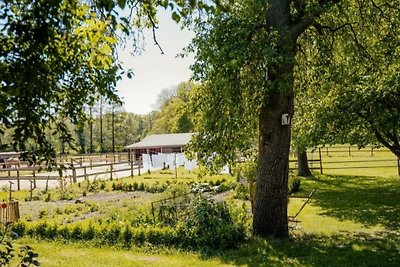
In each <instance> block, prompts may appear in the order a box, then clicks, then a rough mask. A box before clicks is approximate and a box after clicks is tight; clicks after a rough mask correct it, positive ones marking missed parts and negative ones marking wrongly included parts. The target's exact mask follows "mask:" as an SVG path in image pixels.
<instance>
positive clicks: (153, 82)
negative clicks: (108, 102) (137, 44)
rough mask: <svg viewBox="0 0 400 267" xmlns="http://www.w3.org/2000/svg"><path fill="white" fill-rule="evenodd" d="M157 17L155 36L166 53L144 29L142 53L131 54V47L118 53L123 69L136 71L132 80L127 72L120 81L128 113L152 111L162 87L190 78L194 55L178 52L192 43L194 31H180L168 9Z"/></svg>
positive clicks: (120, 92)
mask: <svg viewBox="0 0 400 267" xmlns="http://www.w3.org/2000/svg"><path fill="white" fill-rule="evenodd" d="M158 18H159V22H160V23H159V28H158V29H157V31H156V36H157V41H158V42H159V44H160V46H161V47H162V49H163V51H164V54H161V51H160V49H159V48H158V47H157V46H156V45H154V41H153V36H152V31H151V30H147V31H146V32H145V38H146V45H145V51H144V52H143V53H142V54H141V55H137V56H132V55H131V50H129V49H125V50H124V51H120V52H119V58H120V59H121V60H122V61H123V62H124V64H123V67H124V69H132V70H133V72H134V76H133V78H132V79H129V78H127V77H126V75H124V78H123V79H122V80H121V81H119V82H118V83H117V90H118V94H119V96H120V97H121V98H122V101H123V102H124V108H125V110H126V111H128V112H133V113H136V114H147V113H149V112H150V111H152V110H153V107H154V104H155V103H156V101H157V96H158V95H159V93H160V92H161V91H162V89H164V88H171V87H172V86H176V85H178V84H179V83H180V82H183V81H187V80H189V79H190V77H191V71H190V68H189V67H190V65H191V64H192V63H193V55H190V56H189V57H186V58H181V57H176V55H177V54H179V53H181V52H182V49H183V48H184V47H186V46H187V45H188V44H189V43H190V41H191V38H192V37H193V35H194V34H193V32H190V31H188V30H181V29H180V27H179V25H178V24H176V23H175V22H174V21H173V20H172V19H171V18H170V13H168V12H166V11H161V12H160V16H159V17H158Z"/></svg>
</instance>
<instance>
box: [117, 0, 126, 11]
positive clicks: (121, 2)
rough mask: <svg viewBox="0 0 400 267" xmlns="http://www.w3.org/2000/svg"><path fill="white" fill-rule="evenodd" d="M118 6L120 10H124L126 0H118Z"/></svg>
mask: <svg viewBox="0 0 400 267" xmlns="http://www.w3.org/2000/svg"><path fill="white" fill-rule="evenodd" d="M118 5H119V7H120V8H122V9H124V8H125V5H126V0H118Z"/></svg>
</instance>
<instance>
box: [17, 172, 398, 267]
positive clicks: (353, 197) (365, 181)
mask: <svg viewBox="0 0 400 267" xmlns="http://www.w3.org/2000/svg"><path fill="white" fill-rule="evenodd" d="M313 188H315V189H316V192H315V194H314V196H313V198H312V200H311V201H310V203H309V204H308V205H307V206H306V207H305V208H304V209H303V211H302V212H301V213H300V215H299V217H298V218H299V220H300V221H301V222H300V223H298V224H297V225H292V224H291V225H290V226H291V230H290V233H291V236H290V238H288V239H285V240H282V241H277V240H273V239H266V240H264V239H261V238H249V240H248V241H246V242H245V243H243V244H241V245H240V246H239V247H238V248H236V249H233V250H225V251H208V252H207V253H202V252H184V251H178V250H174V249H173V248H168V249H167V248H152V247H151V245H150V244H148V245H147V246H146V247H142V248H133V249H131V250H124V249H116V248H112V247H107V244H104V247H101V248H98V247H96V248H93V247H91V244H90V243H80V244H64V243H60V242H48V241H37V240H31V239H23V240H21V241H20V242H21V243H29V244H30V245H32V246H33V247H34V248H35V250H36V251H38V252H39V254H40V257H39V259H40V261H41V263H42V266H302V267H303V266H304V267H307V266H338V267H339V266H340V267H341V266H399V263H400V231H399V229H400V205H399V203H400V180H399V177H396V176H392V177H365V176H362V177H361V176H331V175H316V176H314V177H311V178H301V190H300V192H298V193H296V195H297V196H306V195H308V193H309V192H310V191H311V190H312V189H313ZM303 201H304V199H302V198H291V199H290V203H289V214H294V213H295V212H296V211H297V210H298V209H299V208H300V206H301V205H302V202H303Z"/></svg>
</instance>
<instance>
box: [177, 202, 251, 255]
mask: <svg viewBox="0 0 400 267" xmlns="http://www.w3.org/2000/svg"><path fill="white" fill-rule="evenodd" d="M177 232H178V238H179V240H180V245H181V246H182V245H183V246H184V247H192V248H199V249H225V248H229V247H234V246H235V245H236V244H238V242H240V241H242V240H243V239H244V237H245V234H244V229H243V227H242V226H238V225H236V224H234V221H233V220H232V218H231V216H230V213H229V210H228V208H227V207H226V205H225V204H224V203H215V202H214V201H212V200H211V199H207V198H206V197H204V196H202V195H198V196H196V197H195V198H193V200H192V201H191V202H190V203H189V207H188V208H187V209H185V211H184V212H183V214H182V217H181V220H180V222H179V223H178V225H177Z"/></svg>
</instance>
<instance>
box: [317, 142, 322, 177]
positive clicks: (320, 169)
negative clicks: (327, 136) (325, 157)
mask: <svg viewBox="0 0 400 267" xmlns="http://www.w3.org/2000/svg"><path fill="white" fill-rule="evenodd" d="M318 152H319V153H318V154H319V171H320V172H321V174H323V171H322V156H321V148H319V150H318Z"/></svg>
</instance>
